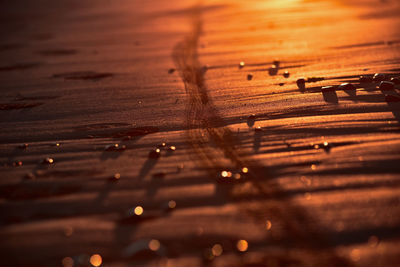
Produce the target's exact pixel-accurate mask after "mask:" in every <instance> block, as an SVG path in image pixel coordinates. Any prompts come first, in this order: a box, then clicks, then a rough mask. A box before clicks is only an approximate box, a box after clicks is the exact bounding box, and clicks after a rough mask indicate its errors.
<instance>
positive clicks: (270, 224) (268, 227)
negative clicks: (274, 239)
mask: <svg viewBox="0 0 400 267" xmlns="http://www.w3.org/2000/svg"><path fill="white" fill-rule="evenodd" d="M271 228H272V223H271V221H270V220H267V221H266V222H265V229H266V230H267V231H269V230H271Z"/></svg>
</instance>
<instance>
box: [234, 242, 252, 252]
mask: <svg viewBox="0 0 400 267" xmlns="http://www.w3.org/2000/svg"><path fill="white" fill-rule="evenodd" d="M236 247H237V249H238V250H239V251H240V252H245V251H247V249H248V248H249V243H247V241H246V240H243V239H242V240H239V241H238V242H237V244H236Z"/></svg>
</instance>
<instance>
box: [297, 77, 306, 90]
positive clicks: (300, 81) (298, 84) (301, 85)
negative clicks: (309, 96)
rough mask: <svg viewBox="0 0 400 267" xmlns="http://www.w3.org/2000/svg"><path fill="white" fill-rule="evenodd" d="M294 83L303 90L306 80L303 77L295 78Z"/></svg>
mask: <svg viewBox="0 0 400 267" xmlns="http://www.w3.org/2000/svg"><path fill="white" fill-rule="evenodd" d="M296 84H297V87H299V89H300V90H301V91H304V90H305V89H306V80H305V79H304V78H299V79H297V81H296Z"/></svg>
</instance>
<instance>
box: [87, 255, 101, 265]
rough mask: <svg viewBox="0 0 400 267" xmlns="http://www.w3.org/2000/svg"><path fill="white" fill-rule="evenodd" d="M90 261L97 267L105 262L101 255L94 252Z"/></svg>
mask: <svg viewBox="0 0 400 267" xmlns="http://www.w3.org/2000/svg"><path fill="white" fill-rule="evenodd" d="M90 263H91V264H92V265H93V266H95V267H97V266H100V265H101V264H102V263H103V259H102V258H101V256H100V255H99V254H93V255H92V256H91V257H90Z"/></svg>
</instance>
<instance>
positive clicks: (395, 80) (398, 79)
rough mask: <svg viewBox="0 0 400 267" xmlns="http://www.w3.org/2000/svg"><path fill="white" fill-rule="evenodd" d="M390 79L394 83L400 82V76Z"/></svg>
mask: <svg viewBox="0 0 400 267" xmlns="http://www.w3.org/2000/svg"><path fill="white" fill-rule="evenodd" d="M390 81H391V82H392V83H394V84H400V78H399V77H393V78H391V79H390Z"/></svg>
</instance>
